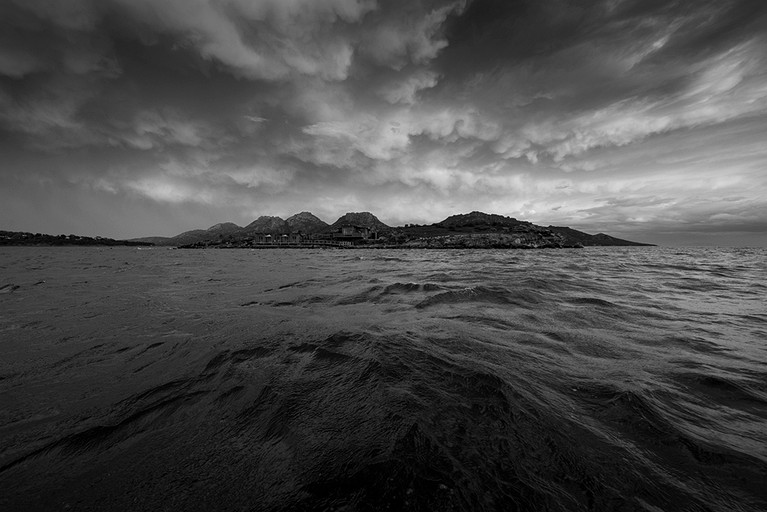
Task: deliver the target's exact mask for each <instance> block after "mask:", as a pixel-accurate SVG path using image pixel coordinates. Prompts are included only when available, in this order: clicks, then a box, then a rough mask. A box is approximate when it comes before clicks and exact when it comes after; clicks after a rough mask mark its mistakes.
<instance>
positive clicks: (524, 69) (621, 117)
mask: <svg viewBox="0 0 767 512" xmlns="http://www.w3.org/2000/svg"><path fill="white" fill-rule="evenodd" d="M305 210H308V211H311V212H313V213H314V214H315V215H317V216H319V217H320V218H322V219H323V220H325V221H327V222H333V221H335V219H336V218H338V217H339V216H340V215H342V214H343V213H345V212H349V211H371V212H373V213H374V214H376V215H377V216H378V217H379V218H380V219H381V220H382V221H384V222H386V223H387V224H391V225H399V224H404V223H413V222H415V223H432V222H437V221H440V220H442V219H443V218H445V217H446V216H448V215H451V214H454V213H465V212H469V211H472V210H480V211H485V212H488V213H498V214H503V215H510V216H513V217H516V218H518V219H523V220H530V221H532V222H535V223H537V224H542V225H549V224H555V225H567V226H571V227H575V228H578V229H582V230H584V231H587V232H590V233H596V232H600V231H601V232H606V233H609V234H612V235H614V236H620V237H624V238H629V239H633V240H639V241H647V242H656V243H661V244H670V245H671V244H681V245H686V244H722V245H733V244H734V245H767V2H765V1H764V0H751V1H749V0H742V1H740V0H731V1H728V0H683V1H673V0H601V1H600V0H476V1H451V0H445V1H442V0H434V1H432V0H420V1H419V0H0V229H9V230H19V231H39V232H46V233H52V234H58V233H67V234H68V233H77V234H84V235H102V236H110V237H115V238H126V237H137V236H149V235H165V236H172V235H175V234H177V233H179V232H181V231H184V230H188V229H193V228H206V227H209V226H210V225H212V224H215V223H218V222H224V221H232V222H235V223H237V224H240V225H245V224H248V223H249V222H251V221H252V220H254V219H255V218H256V217H258V216H260V215H279V216H282V217H283V218H286V217H288V216H290V215H292V214H294V213H297V212H300V211H305Z"/></svg>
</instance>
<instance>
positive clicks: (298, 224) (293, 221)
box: [285, 212, 330, 234]
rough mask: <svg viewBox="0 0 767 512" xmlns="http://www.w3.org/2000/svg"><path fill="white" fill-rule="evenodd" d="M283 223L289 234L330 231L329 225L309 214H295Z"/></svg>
mask: <svg viewBox="0 0 767 512" xmlns="http://www.w3.org/2000/svg"><path fill="white" fill-rule="evenodd" d="M285 222H286V223H287V224H288V227H289V228H290V232H291V233H307V234H313V233H323V232H325V231H328V229H330V224H328V223H327V222H325V221H323V220H322V219H320V218H318V217H315V216H314V215H313V214H311V213H309V212H301V213H297V214H295V215H293V216H292V217H288V218H287V219H286V220H285Z"/></svg>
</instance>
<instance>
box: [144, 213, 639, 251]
mask: <svg viewBox="0 0 767 512" xmlns="http://www.w3.org/2000/svg"><path fill="white" fill-rule="evenodd" d="M345 225H352V226H366V227H369V228H372V229H375V230H376V231H378V234H379V238H378V239H377V240H375V241H372V242H368V245H370V243H372V244H378V245H386V246H402V247H444V248H449V247H464V248H482V247H496V248H504V247H520V248H522V247H581V246H646V245H652V244H644V243H638V242H631V241H628V240H621V239H620V238H615V237H612V236H609V235H606V234H604V233H599V234H597V235H590V234H588V233H584V232H582V231H578V230H575V229H572V228H568V227H561V226H548V227H543V226H538V225H536V224H533V223H531V222H528V221H523V220H517V219H515V218H513V217H506V216H503V215H496V214H489V213H484V212H478V211H473V212H470V213H463V214H458V215H451V216H450V217H448V218H446V219H444V220H443V221H441V222H437V223H434V224H428V225H418V224H406V225H405V226H402V227H394V228H392V227H390V226H387V225H386V224H384V223H383V222H381V221H380V220H378V218H377V217H376V216H375V215H373V214H372V213H370V212H350V213H347V214H345V215H343V216H342V217H340V218H339V219H338V220H337V221H335V222H334V223H333V224H332V225H328V224H327V223H326V222H323V221H322V220H321V219H319V218H318V217H316V216H315V215H313V214H311V213H310V212H301V213H297V214H295V215H293V216H291V217H289V218H288V219H287V220H283V219H282V218H280V217H273V216H268V215H264V216H262V217H259V218H258V219H256V220H254V221H253V222H251V223H250V224H248V225H247V226H245V227H244V228H241V227H239V226H238V225H237V224H234V223H231V222H224V223H221V224H215V225H213V226H211V227H209V228H208V229H195V230H191V231H185V232H184V233H181V234H179V235H176V236H174V237H172V238H163V237H146V238H138V239H133V241H140V242H151V243H154V244H156V245H173V246H186V245H195V244H196V245H199V246H212V247H215V246H227V247H232V246H234V247H245V246H249V244H252V243H253V239H254V235H256V234H257V233H258V234H271V235H282V234H288V233H302V234H305V235H313V234H319V233H326V232H329V231H332V230H338V229H340V228H341V226H345Z"/></svg>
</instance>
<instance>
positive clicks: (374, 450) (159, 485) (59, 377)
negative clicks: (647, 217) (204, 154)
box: [0, 247, 767, 512]
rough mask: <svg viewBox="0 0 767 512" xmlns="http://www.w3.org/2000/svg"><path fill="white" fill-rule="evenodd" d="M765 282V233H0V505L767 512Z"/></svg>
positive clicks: (118, 508) (21, 508)
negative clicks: (23, 238) (498, 239)
mask: <svg viewBox="0 0 767 512" xmlns="http://www.w3.org/2000/svg"><path fill="white" fill-rule="evenodd" d="M766 298H767V249H764V248H761V249H758V248H757V249H743V248H740V249H739V248H668V247H630V248H624V247H599V248H585V249H559V250H557V249H552V250H549V249H546V250H394V249H392V250H374V249H316V250H315V249H294V250H288V249H284V250H280V249H270V250H249V249H231V250H226V249H208V250H183V249H179V250H171V249H166V248H135V247H113V248H105V247H4V248H0V510H2V511H8V512H12V511H54V510H55V511H70V510H71V511H79V510H85V511H95V510H110V511H122V510H126V511H153V512H154V511H267V512H272V511H294V510H295V511H378V510H391V511H397V510H413V511H647V512H660V511H666V512H677V511H721V512H732V511H764V510H767V299H766Z"/></svg>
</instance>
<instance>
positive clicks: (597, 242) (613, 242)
mask: <svg viewBox="0 0 767 512" xmlns="http://www.w3.org/2000/svg"><path fill="white" fill-rule="evenodd" d="M549 229H550V230H551V231H553V232H555V233H558V234H559V235H561V236H562V237H563V238H564V239H565V241H567V242H568V243H571V244H572V243H579V244H581V245H582V246H584V247H604V246H637V247H638V246H653V244H645V243H641V242H631V241H629V240H623V239H620V238H615V237H613V236H610V235H606V234H604V233H597V234H596V235H590V234H588V233H584V232H583V231H578V230H577V229H573V228H568V227H563V226H549Z"/></svg>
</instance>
